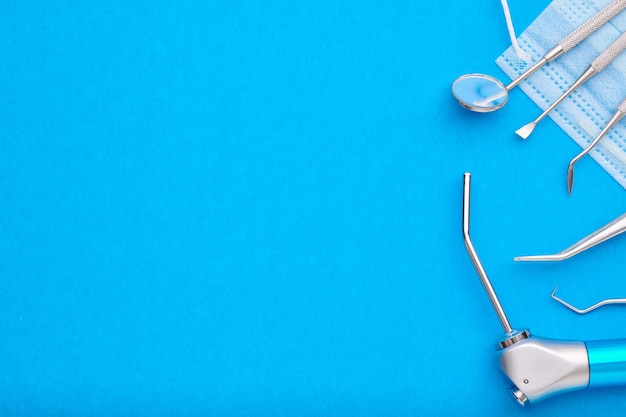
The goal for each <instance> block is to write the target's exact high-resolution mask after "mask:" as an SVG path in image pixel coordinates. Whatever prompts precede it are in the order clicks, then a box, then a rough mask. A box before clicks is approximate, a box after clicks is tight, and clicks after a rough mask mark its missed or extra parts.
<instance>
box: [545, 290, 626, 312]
mask: <svg viewBox="0 0 626 417" xmlns="http://www.w3.org/2000/svg"><path fill="white" fill-rule="evenodd" d="M557 288H559V287H558V286H556V287H554V290H552V294H550V297H552V298H553V299H554V300H556V301H558V302H559V303H561V304H563V305H564V306H565V307H567V308H569V309H570V310H572V311H573V312H575V313H578V314H587V313H589V312H590V311H593V310H595V309H596V308H599V307H602V306H605V305H609V304H626V298H607V299H605V300H602V301H599V302H597V303H595V304H594V305H592V306H589V307H587V308H582V309H580V308H576V307H574V306H573V305H571V304H570V303H568V302H567V301H565V300H563V299H561V298H559V297H557V296H556V290H557Z"/></svg>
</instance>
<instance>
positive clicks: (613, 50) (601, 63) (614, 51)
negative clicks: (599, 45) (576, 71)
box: [591, 32, 626, 72]
mask: <svg viewBox="0 0 626 417" xmlns="http://www.w3.org/2000/svg"><path fill="white" fill-rule="evenodd" d="M625 48H626V32H625V33H622V34H621V35H620V37H619V38H617V39H616V40H615V42H613V43H612V44H610V45H609V47H608V48H606V49H605V50H604V52H602V53H601V54H600V55H598V57H597V58H596V59H594V60H593V62H592V63H591V67H593V69H594V70H596V72H600V71H602V70H603V69H605V68H606V67H607V66H608V65H609V64H610V63H611V62H612V61H613V60H614V59H615V58H617V56H618V55H619V54H621V53H622V51H623V50H624V49H625Z"/></svg>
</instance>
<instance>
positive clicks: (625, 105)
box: [567, 99, 626, 195]
mask: <svg viewBox="0 0 626 417" xmlns="http://www.w3.org/2000/svg"><path fill="white" fill-rule="evenodd" d="M625 114H626V99H624V101H622V102H621V103H620V104H619V106H617V110H616V111H615V114H613V116H611V118H610V119H609V122H608V123H607V124H606V126H604V129H602V131H601V132H600V133H599V134H598V136H596V138H595V139H594V140H592V141H591V143H590V144H589V145H588V146H587V147H586V148H585V150H583V151H582V152H581V153H579V154H578V155H576V156H575V157H574V158H573V159H572V160H571V161H570V163H569V165H568V167H567V191H568V192H569V193H570V195H571V194H572V187H573V186H574V164H575V163H576V162H578V161H579V160H580V159H581V158H582V157H583V156H585V155H587V153H589V151H590V150H591V148H593V147H594V146H596V144H597V143H598V142H600V139H602V138H603V137H604V135H606V134H607V132H608V131H609V130H611V129H612V128H613V126H615V125H616V124H617V123H618V122H619V121H620V120H622V117H624V115H625Z"/></svg>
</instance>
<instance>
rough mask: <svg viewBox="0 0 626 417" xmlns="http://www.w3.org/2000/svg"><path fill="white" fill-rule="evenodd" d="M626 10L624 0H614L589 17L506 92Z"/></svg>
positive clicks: (516, 80) (625, 1)
mask: <svg viewBox="0 0 626 417" xmlns="http://www.w3.org/2000/svg"><path fill="white" fill-rule="evenodd" d="M625 8H626V0H614V1H613V2H611V3H610V4H609V5H608V6H606V7H605V8H604V9H602V10H600V11H599V12H598V13H596V14H595V15H593V16H591V17H590V18H589V19H588V20H587V21H586V22H585V23H583V24H582V25H580V26H579V27H577V28H576V29H574V30H573V31H572V32H571V33H570V34H569V35H567V36H566V37H564V38H563V39H561V40H560V41H559V43H558V44H557V45H556V46H555V47H554V48H552V49H551V50H549V51H548V52H547V53H546V54H545V55H544V56H543V57H542V58H541V59H539V60H538V61H537V62H536V63H535V64H533V66H531V67H530V68H528V69H527V70H526V71H524V73H523V74H521V75H520V76H519V77H517V78H516V79H515V80H513V81H512V82H511V83H509V84H508V85H507V86H506V87H505V88H506V89H507V91H511V90H512V89H513V88H515V87H516V86H517V85H518V84H519V83H521V82H522V81H523V80H524V79H526V78H528V77H529V76H530V75H532V74H533V73H534V72H535V71H537V70H538V69H539V68H541V67H542V66H543V65H545V64H546V63H548V62H551V61H553V60H555V59H556V58H558V57H559V56H561V55H562V54H564V53H565V52H567V51H569V50H571V49H572V48H574V47H575V46H576V45H578V44H579V43H580V42H581V41H583V40H584V39H585V38H587V36H589V35H591V34H592V33H593V32H595V31H596V30H598V29H599V28H600V27H601V26H602V25H604V24H605V23H606V22H608V21H609V20H611V19H612V18H613V17H615V16H616V15H617V14H618V13H619V12H621V11H622V10H624V9H625Z"/></svg>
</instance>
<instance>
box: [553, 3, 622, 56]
mask: <svg viewBox="0 0 626 417" xmlns="http://www.w3.org/2000/svg"><path fill="white" fill-rule="evenodd" d="M624 8H626V0H615V1H613V2H611V3H610V4H609V5H608V6H606V7H605V8H604V9H602V10H600V11H599V12H598V13H596V14H595V15H593V16H592V17H591V18H589V20H587V21H586V22H585V23H583V24H582V25H580V26H579V27H577V28H576V29H574V30H573V31H572V32H571V33H570V34H569V35H567V36H566V37H564V38H563V39H562V40H561V41H560V42H559V45H560V46H561V48H563V51H564V52H567V51H569V50H570V49H572V48H574V47H575V46H576V45H578V44H579V43H580V42H581V41H582V40H583V39H585V38H586V37H587V36H589V35H591V34H592V33H593V32H595V31H596V30H597V29H599V28H600V26H602V25H604V24H605V23H606V22H608V21H609V20H611V19H612V18H613V17H615V15H617V14H618V13H619V12H621V11H622V10H624Z"/></svg>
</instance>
